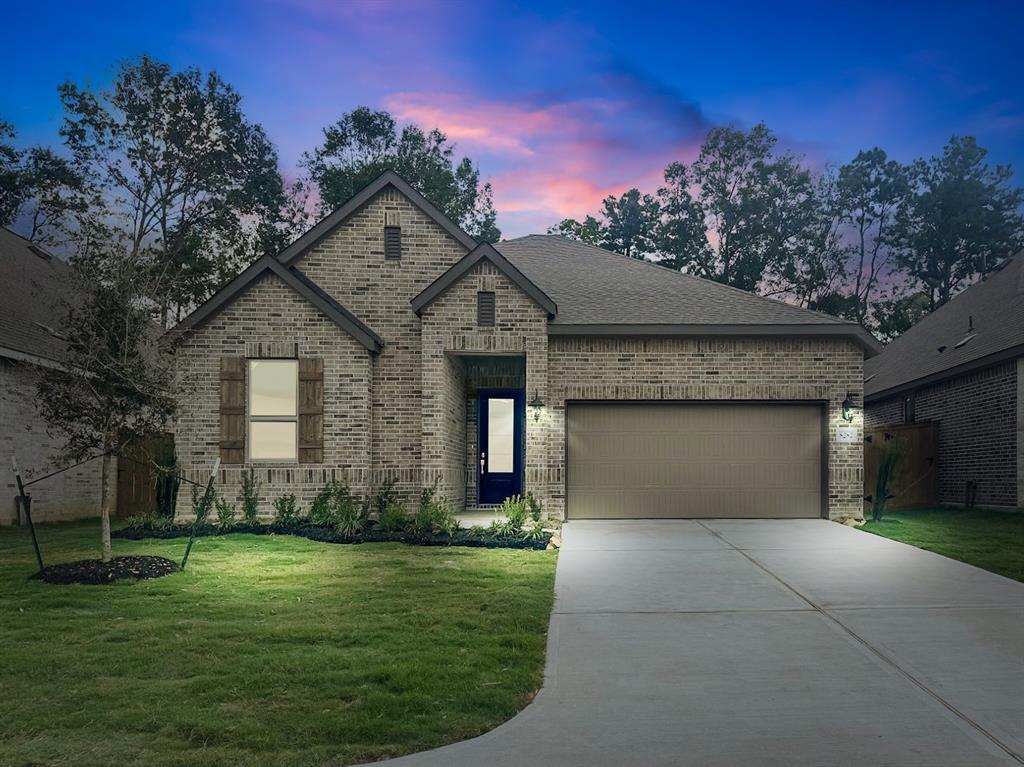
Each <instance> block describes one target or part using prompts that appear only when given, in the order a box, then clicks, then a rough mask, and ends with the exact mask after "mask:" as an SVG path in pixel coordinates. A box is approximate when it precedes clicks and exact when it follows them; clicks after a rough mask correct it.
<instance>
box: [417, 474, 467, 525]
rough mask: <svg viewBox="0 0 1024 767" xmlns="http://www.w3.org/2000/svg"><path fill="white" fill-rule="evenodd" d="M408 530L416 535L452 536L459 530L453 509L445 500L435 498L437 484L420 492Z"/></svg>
mask: <svg viewBox="0 0 1024 767" xmlns="http://www.w3.org/2000/svg"><path fill="white" fill-rule="evenodd" d="M410 529H411V530H412V532H414V533H416V534H417V535H433V534H436V533H443V534H445V535H452V534H454V533H455V532H457V531H458V529H459V521H458V519H456V518H455V509H454V508H452V505H451V503H450V502H449V501H448V500H446V499H438V498H437V483H436V482H435V483H434V485H433V487H425V488H423V490H422V491H420V504H419V506H418V507H417V509H416V514H415V515H414V516H413V518H412V522H411V524H410Z"/></svg>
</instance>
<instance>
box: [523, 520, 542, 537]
mask: <svg viewBox="0 0 1024 767" xmlns="http://www.w3.org/2000/svg"><path fill="white" fill-rule="evenodd" d="M544 535H545V531H544V523H543V522H541V521H540V520H539V519H535V520H534V521H533V524H532V525H530V526H529V527H528V528H526V530H524V531H523V537H524V538H525V539H526V540H528V541H542V540H544Z"/></svg>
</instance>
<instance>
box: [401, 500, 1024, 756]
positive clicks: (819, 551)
mask: <svg viewBox="0 0 1024 767" xmlns="http://www.w3.org/2000/svg"><path fill="white" fill-rule="evenodd" d="M1022 755H1024V584H1021V583H1017V582H1015V581H1011V580H1009V579H1006V578H1002V577H1000V576H997V575H992V574H990V573H987V572H984V571H982V570H978V569H976V568H973V567H970V566H968V565H963V564H960V563H958V562H954V561H952V560H949V559H946V558H944V557H940V556H938V555H936V554H930V553H928V552H924V551H921V550H918V549H915V548H912V547H910V546H905V545H903V544H900V543H896V542H894V541H889V540H886V539H883V538H878V537H876V536H873V535H869V534H867V533H862V532H859V531H856V530H852V529H850V528H847V527H842V526H840V525H837V524H834V523H831V522H825V521H819V520H794V521H740V520H727V521H714V522H712V521H708V522H703V521H616V522H583V521H580V522H571V523H569V524H567V525H566V527H565V534H564V545H563V548H562V551H561V554H560V556H559V561H558V575H557V583H556V601H555V609H554V614H553V615H552V617H551V629H550V635H549V643H548V664H547V670H546V677H545V683H544V688H543V690H542V691H541V692H540V694H539V695H538V696H537V698H536V700H535V701H534V703H533V704H532V705H530V706H529V707H528V708H527V709H526V710H525V711H523V712H522V713H521V714H520V715H519V716H517V717H515V718H514V719H512V720H511V721H509V722H507V723H506V724H504V725H502V726H501V727H498V728H497V729H496V730H493V731H492V732H490V733H487V734H486V735H483V736H481V737H479V738H475V739H474V740H470V741H466V742H464V743H458V744H455V745H453V746H448V747H446V748H442V749H438V750H436V751H431V752H427V753H424V754H416V755H413V756H409V757H405V758H402V759H397V760H394V761H393V762H392V763H393V764H395V765H438V766H440V765H445V766H459V765H487V766H488V767H491V766H492V765H493V766H501V765H530V767H537V765H551V766H552V767H554V766H556V765H588V766H591V765H634V766H640V765H697V766H699V767H713V766H716V765H722V767H726V766H728V767H734V765H740V764H743V765H786V766H787V767H793V766H795V765H815V766H818V765H857V767H863V765H872V766H873V767H874V766H878V765H929V766H930V767H944V766H947V765H948V766H952V765H958V766H959V767H986V766H987V765H1017V766H1018V767H1019V765H1021V764H1024V756H1022Z"/></svg>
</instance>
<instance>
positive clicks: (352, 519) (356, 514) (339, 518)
mask: <svg viewBox="0 0 1024 767" xmlns="http://www.w3.org/2000/svg"><path fill="white" fill-rule="evenodd" d="M369 518H370V504H369V502H368V501H363V503H356V502H355V499H353V498H352V497H351V496H349V502H348V503H345V504H339V505H338V507H337V511H336V513H335V525H334V529H335V530H336V531H337V532H338V534H339V535H347V536H350V537H351V536H354V535H359V533H361V532H363V530H365V529H366V523H367V520H368V519H369Z"/></svg>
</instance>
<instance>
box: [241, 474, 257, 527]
mask: <svg viewBox="0 0 1024 767" xmlns="http://www.w3.org/2000/svg"><path fill="white" fill-rule="evenodd" d="M238 500H239V501H241V503H242V519H243V520H244V521H245V523H246V524H247V525H255V524H256V514H257V513H258V512H259V508H260V482H259V480H258V479H256V472H255V471H254V470H253V469H249V471H247V472H245V473H244V474H243V475H242V491H241V493H239V495H238Z"/></svg>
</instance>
